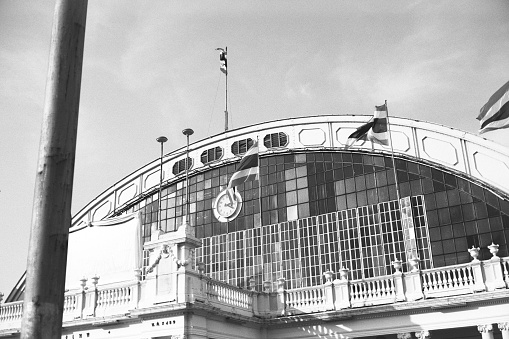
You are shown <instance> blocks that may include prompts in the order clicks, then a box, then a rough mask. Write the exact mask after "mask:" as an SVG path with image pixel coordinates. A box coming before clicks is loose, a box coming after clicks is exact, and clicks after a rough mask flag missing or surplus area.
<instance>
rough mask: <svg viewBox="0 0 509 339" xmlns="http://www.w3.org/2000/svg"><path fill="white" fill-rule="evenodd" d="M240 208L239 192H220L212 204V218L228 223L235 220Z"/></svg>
mask: <svg viewBox="0 0 509 339" xmlns="http://www.w3.org/2000/svg"><path fill="white" fill-rule="evenodd" d="M241 207H242V198H241V197H240V194H239V192H234V191H233V190H232V189H225V190H224V191H221V192H220V193H219V194H218V195H217V197H216V198H215V199H214V201H213V202H212V210H213V211H214V216H215V217H216V219H217V220H218V221H220V222H228V221H231V220H233V219H235V218H236V217H237V216H238V215H239V213H240V209H241Z"/></svg>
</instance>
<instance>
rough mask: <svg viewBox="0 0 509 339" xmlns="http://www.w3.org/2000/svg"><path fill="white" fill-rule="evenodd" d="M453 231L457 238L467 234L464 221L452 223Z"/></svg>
mask: <svg viewBox="0 0 509 339" xmlns="http://www.w3.org/2000/svg"><path fill="white" fill-rule="evenodd" d="M452 231H453V234H454V237H455V238H461V237H464V236H465V235H466V232H465V225H463V224H462V223H461V224H454V225H452Z"/></svg>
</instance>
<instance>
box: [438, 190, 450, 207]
mask: <svg viewBox="0 0 509 339" xmlns="http://www.w3.org/2000/svg"><path fill="white" fill-rule="evenodd" d="M435 199H436V202H437V208H443V207H447V206H448V204H447V192H446V191H442V192H437V193H435Z"/></svg>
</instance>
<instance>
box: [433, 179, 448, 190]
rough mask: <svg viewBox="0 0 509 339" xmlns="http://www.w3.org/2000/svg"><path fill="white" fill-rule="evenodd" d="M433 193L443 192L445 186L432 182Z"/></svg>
mask: <svg viewBox="0 0 509 339" xmlns="http://www.w3.org/2000/svg"><path fill="white" fill-rule="evenodd" d="M433 191H435V192H440V191H445V184H443V183H441V182H438V181H436V180H433Z"/></svg>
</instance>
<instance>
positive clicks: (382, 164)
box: [373, 155, 385, 167]
mask: <svg viewBox="0 0 509 339" xmlns="http://www.w3.org/2000/svg"><path fill="white" fill-rule="evenodd" d="M373 165H375V166H378V167H385V161H384V158H383V157H381V156H378V155H374V156H373Z"/></svg>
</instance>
